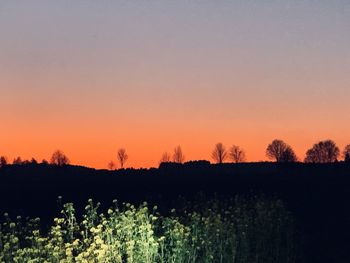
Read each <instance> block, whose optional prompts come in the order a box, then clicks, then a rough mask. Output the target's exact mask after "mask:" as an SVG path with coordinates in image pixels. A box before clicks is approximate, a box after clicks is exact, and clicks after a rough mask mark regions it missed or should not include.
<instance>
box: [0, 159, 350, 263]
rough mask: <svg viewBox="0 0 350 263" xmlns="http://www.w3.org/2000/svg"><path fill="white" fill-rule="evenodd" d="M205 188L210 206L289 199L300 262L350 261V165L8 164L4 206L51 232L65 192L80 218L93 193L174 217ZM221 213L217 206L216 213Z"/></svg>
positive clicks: (104, 204) (0, 197) (0, 177)
mask: <svg viewBox="0 0 350 263" xmlns="http://www.w3.org/2000/svg"><path fill="white" fill-rule="evenodd" d="M198 193H202V196H205V198H202V201H201V202H200V203H201V206H206V204H207V203H208V204H210V202H211V201H210V200H213V198H215V200H217V201H216V202H218V203H219V204H224V203H225V202H226V201H227V200H229V199H231V198H234V197H235V196H237V195H238V196H248V197H247V198H248V199H249V196H255V195H258V196H261V195H264V196H265V198H266V200H277V199H279V200H282V202H283V204H284V207H285V209H286V211H290V212H291V214H292V217H293V218H295V223H296V229H297V230H296V233H297V236H298V237H300V240H299V241H298V242H297V243H298V244H299V245H300V250H301V251H300V254H301V255H302V257H301V258H300V259H298V261H297V262H315V263H316V262H317V263H318V262H337V263H342V262H344V263H345V262H350V254H349V253H348V250H349V249H350V239H349V234H350V209H349V208H350V207H349V199H350V165H349V163H343V162H338V163H332V164H304V163H285V164H283V163H243V164H219V165H210V164H209V163H208V162H205V161H199V162H190V163H186V164H184V165H181V164H172V163H169V164H163V165H161V166H160V168H159V169H140V170H134V169H125V170H118V171H107V170H94V169H89V168H84V167H78V166H63V167H57V166H50V165H46V164H40V165H38V164H28V165H11V166H4V167H2V168H1V169H0V210H1V212H2V213H4V212H8V213H9V215H10V217H12V218H15V217H16V216H17V215H21V216H22V217H24V216H29V217H32V218H34V217H40V218H41V227H42V231H43V233H47V231H49V228H48V226H49V225H52V222H53V218H55V217H58V216H59V215H58V212H57V211H60V205H59V204H58V203H57V197H58V196H63V198H64V202H72V203H74V207H75V210H76V214H77V217H78V218H81V216H82V215H83V214H84V212H85V210H84V209H85V205H86V200H88V199H89V198H92V199H93V200H95V201H96V202H97V201H100V202H101V211H107V210H108V208H109V207H111V206H112V205H113V204H112V200H113V199H117V200H118V201H119V202H120V203H122V202H130V203H133V204H135V206H136V207H138V205H140V204H142V202H143V201H147V202H148V204H149V206H150V207H153V206H154V205H157V206H158V209H157V211H158V212H157V213H159V214H160V215H168V212H169V211H170V210H171V209H172V208H176V209H178V210H181V205H182V204H181V202H180V201H179V200H182V199H181V198H180V199H179V196H182V197H184V198H185V199H186V200H188V201H190V203H192V204H193V205H196V204H197V203H198V202H197V201H195V199H196V196H198ZM198 205H199V204H198ZM182 207H183V206H182ZM209 207H210V206H208V208H209ZM137 211H138V210H137ZM137 211H135V213H136V212H137ZM194 211H195V210H194ZM187 212H189V211H187ZM107 214H108V213H107ZM218 214H220V213H216V212H213V216H214V217H215V216H216V215H218ZM238 218H239V217H238ZM252 218H255V216H253V215H252ZM181 220H184V219H181ZM285 222H286V221H285ZM184 225H185V224H184ZM191 225H192V224H191ZM248 225H249V224H248ZM276 227H277V226H276ZM258 229H262V230H263V229H266V228H264V227H261V228H259V227H258V228H255V230H254V231H256V233H258ZM275 230H276V229H275ZM276 231H277V230H276ZM160 236H161V235H160ZM160 236H159V237H160ZM5 262H6V261H5ZM223 262H227V261H223ZM237 262H244V261H237ZM247 262H248V261H247ZM249 262H270V261H263V260H262V261H249ZM272 262H274V261H272ZM276 262H277V261H276ZM279 262H288V261H279Z"/></svg>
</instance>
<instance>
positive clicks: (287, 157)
mask: <svg viewBox="0 0 350 263" xmlns="http://www.w3.org/2000/svg"><path fill="white" fill-rule="evenodd" d="M279 161H280V162H282V163H294V162H296V161H298V158H297V156H296V154H295V153H294V151H293V149H292V147H290V146H289V145H287V148H286V149H285V150H284V151H283V152H282V155H281V158H280V160H279Z"/></svg>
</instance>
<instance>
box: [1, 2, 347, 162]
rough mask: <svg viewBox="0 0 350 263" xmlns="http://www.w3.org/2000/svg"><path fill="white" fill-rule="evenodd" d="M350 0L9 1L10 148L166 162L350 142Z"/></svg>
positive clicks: (5, 22) (5, 131)
mask: <svg viewBox="0 0 350 263" xmlns="http://www.w3.org/2000/svg"><path fill="white" fill-rule="evenodd" d="M349 30H350V1H348V0H343V1H341V0H333V1H329V0H317V1H316V0H310V1H306V0H305V1H294V0H293V1H287V0H286V1H279V0H270V1H269V0H266V1H261V0H236V1H234V0H233V1H221V0H215V1H206V0H203V1H199V0H193V1H190V0H187V1H183V0H176V1H172V0H171V1H170V0H169V1H165V0H164V1H160V0H158V1H151V0H150V1H141V0H140V1H136V0H135V1H133V0H128V1H117V0H114V1H112V0H105V1H95V0H74V1H73V0H60V1H53V0H52V1H48V0H42V1H36V0H32V1H20V0H18V1H17V0H1V1H0V108H1V113H2V114H1V115H2V117H1V119H2V121H1V128H0V155H6V156H8V157H9V159H10V160H12V159H13V158H14V157H16V156H21V157H22V158H31V157H35V158H37V159H38V160H41V159H43V158H46V159H49V158H50V155H51V154H52V152H53V151H54V150H56V149H61V150H63V151H64V152H65V153H66V154H67V155H68V157H69V158H70V159H71V161H72V162H73V163H75V164H81V165H87V166H92V167H96V168H106V166H107V163H108V162H109V161H110V160H112V159H116V152H117V150H118V148H119V147H125V148H126V150H127V152H128V154H129V160H128V162H127V164H126V165H127V166H133V167H150V166H157V165H158V161H159V159H160V157H161V155H162V153H163V152H164V151H168V152H172V151H173V148H174V147H175V146H177V145H181V146H182V149H183V151H184V153H185V156H186V159H187V160H189V159H208V160H210V154H211V151H212V148H213V146H214V145H215V144H216V143H217V142H222V143H224V144H225V145H226V146H230V145H232V144H237V145H240V146H241V147H243V148H244V149H245V150H246V154H247V157H248V160H249V161H259V160H266V156H265V149H266V146H267V144H268V143H269V142H271V141H272V140H273V139H275V138H280V139H283V140H284V141H286V142H287V143H289V144H290V145H291V146H292V147H293V148H294V149H295V151H296V153H297V155H298V157H299V158H300V159H303V158H304V155H305V151H306V150H307V149H308V148H310V147H311V146H312V144H313V143H315V142H317V141H318V140H321V139H327V138H330V139H333V140H335V141H336V142H337V144H338V145H339V146H340V147H341V148H343V147H344V146H345V144H347V143H350V121H349V120H350V115H349V112H350V111H349V99H350V33H349V32H350V31H349Z"/></svg>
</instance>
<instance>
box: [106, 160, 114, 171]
mask: <svg viewBox="0 0 350 263" xmlns="http://www.w3.org/2000/svg"><path fill="white" fill-rule="evenodd" d="M115 168H116V165H115V163H114V162H113V161H110V162H109V163H108V169H109V170H115Z"/></svg>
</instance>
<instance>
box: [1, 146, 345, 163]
mask: <svg viewBox="0 0 350 263" xmlns="http://www.w3.org/2000/svg"><path fill="white" fill-rule="evenodd" d="M305 155H306V156H305V158H304V162H305V163H333V162H337V161H338V160H339V157H340V156H341V157H342V158H343V161H345V162H350V144H348V145H346V146H345V147H344V149H343V151H342V152H341V151H340V149H339V147H338V146H337V145H336V143H335V142H334V141H332V140H323V141H319V142H318V143H315V144H314V145H313V146H312V147H311V148H310V149H308V150H307V151H306V154H305ZM266 156H267V157H268V158H269V159H270V160H272V161H275V162H278V163H291V162H298V161H300V160H299V159H298V157H297V155H296V154H295V152H294V150H293V148H292V147H291V146H290V145H289V144H287V143H286V142H284V141H283V140H280V139H275V140H273V141H272V142H271V143H270V144H268V146H267V148H266ZM211 158H212V159H213V160H214V162H215V163H218V164H222V163H224V162H226V161H231V162H233V163H243V162H245V161H246V153H245V150H244V149H242V148H241V147H240V146H237V145H232V146H231V147H229V148H228V149H226V147H225V146H224V145H223V144H222V143H221V142H220V143H217V144H216V145H215V146H214V149H213V150H212V152H211ZM116 159H117V163H118V164H119V167H120V168H121V169H123V168H124V167H125V163H126V162H127V160H128V159H129V156H128V154H127V152H126V150H125V148H120V149H119V150H118V151H117V155H116ZM167 162H173V163H179V164H181V163H184V162H185V155H184V153H183V151H182V148H181V146H180V145H178V146H176V147H175V148H174V150H173V153H172V154H169V153H168V152H164V153H163V154H162V156H161V158H160V161H159V164H161V163H167ZM7 164H10V162H9V161H8V159H7V158H6V157H5V156H0V167H3V166H5V165H7ZM12 164H13V165H27V164H38V161H37V160H35V159H34V158H32V159H31V160H22V159H21V157H16V158H15V159H14V160H13V161H12ZM41 164H46V165H54V166H65V165H69V164H70V160H69V158H68V157H67V156H66V155H65V154H64V153H63V152H62V151H60V150H56V151H55V152H54V153H53V154H52V156H51V158H50V161H47V160H45V159H44V160H42V161H41ZM107 167H108V169H110V170H115V169H117V167H118V165H117V164H116V163H115V162H114V161H113V160H112V161H110V162H109V163H108V165H107Z"/></svg>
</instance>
